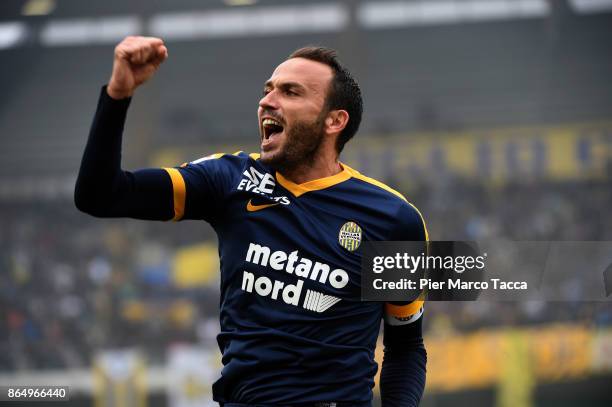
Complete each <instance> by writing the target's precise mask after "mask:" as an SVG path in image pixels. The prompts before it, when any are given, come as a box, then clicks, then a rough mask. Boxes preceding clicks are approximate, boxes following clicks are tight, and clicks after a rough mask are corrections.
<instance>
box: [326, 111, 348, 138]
mask: <svg viewBox="0 0 612 407" xmlns="http://www.w3.org/2000/svg"><path fill="white" fill-rule="evenodd" d="M348 121H349V114H348V112H347V111H346V110H331V111H330V112H329V113H328V114H327V117H326V118H325V132H326V133H327V134H340V133H341V132H342V130H344V128H345V127H346V125H347V124H348Z"/></svg>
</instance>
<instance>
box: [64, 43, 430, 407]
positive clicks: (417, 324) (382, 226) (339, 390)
mask: <svg viewBox="0 0 612 407" xmlns="http://www.w3.org/2000/svg"><path fill="white" fill-rule="evenodd" d="M167 56H168V51H167V49H166V47H165V45H164V43H163V41H162V40H160V39H157V38H149V37H128V38H126V39H125V40H124V41H122V42H121V43H120V44H119V45H118V46H117V47H116V49H115V58H114V65H113V72H112V76H111V79H110V81H109V83H108V86H106V87H104V88H103V90H102V94H101V96H100V100H99V103H98V109H97V112H96V115H95V118H94V122H93V125H92V128H91V133H90V136H89V140H88V143H87V147H86V149H85V153H84V156H83V161H82V164H81V169H80V172H79V177H78V180H77V184H76V189H75V202H76V205H77V207H78V208H79V209H80V210H82V211H84V212H87V213H89V214H91V215H94V216H99V217H117V216H126V217H132V218H138V219H153V220H170V219H173V220H176V221H178V220H181V219H203V220H206V221H208V222H209V223H210V224H211V225H212V226H213V228H214V229H215V231H216V232H217V234H218V236H219V254H220V259H221V307H220V308H221V309H220V323H221V333H220V334H219V336H218V342H219V347H220V349H221V352H222V354H223V359H222V361H223V364H224V368H223V370H222V372H221V378H220V379H219V380H217V382H216V383H214V385H213V397H214V399H215V400H216V401H218V402H220V403H221V404H223V405H225V406H235V405H283V406H287V405H300V406H315V405H316V406H344V405H346V406H369V405H371V400H372V387H373V383H374V382H373V377H374V375H375V373H376V370H377V365H376V363H375V361H374V349H375V345H376V339H377V337H378V333H379V329H380V321H381V319H382V318H383V317H384V319H385V322H386V323H385V333H384V335H385V336H384V343H385V358H384V361H383V366H382V372H381V380H380V385H381V397H382V402H383V405H384V406H396V405H397V406H413V405H417V404H418V402H419V400H420V397H421V395H422V392H423V387H424V384H425V364H426V354H425V349H424V346H423V341H422V336H421V318H420V316H421V314H422V304H423V303H422V301H414V302H412V303H408V304H386V305H385V304H382V303H376V302H361V301H360V259H361V252H360V250H359V246H360V244H361V242H362V241H364V240H421V241H422V240H425V239H427V232H426V228H425V224H424V222H423V219H422V218H421V216H420V214H419V213H418V211H417V210H416V208H414V207H413V206H412V205H410V204H409V203H408V202H407V201H406V200H405V199H404V198H403V197H402V196H401V195H400V194H399V193H398V192H396V191H394V190H392V189H391V188H389V187H387V186H386V185H384V184H382V183H380V182H378V181H375V180H372V179H370V178H368V177H366V176H364V175H362V174H360V173H359V172H357V171H355V170H353V169H351V168H350V167H348V166H346V165H345V164H342V163H341V162H340V161H339V160H338V156H339V154H340V152H341V151H342V148H343V147H344V144H345V143H346V142H347V141H348V140H349V139H350V138H351V137H353V135H354V134H355V132H356V131H357V129H358V127H359V123H360V120H361V112H362V101H361V92H360V89H359V86H358V85H357V83H356V82H355V81H354V79H353V78H352V77H351V75H350V73H349V72H348V71H347V70H346V69H345V68H344V67H343V66H341V65H340V64H339V62H338V61H337V59H336V57H335V53H334V52H333V51H332V50H329V49H325V48H315V47H309V48H302V49H299V50H297V51H295V52H294V53H293V54H292V55H291V56H290V57H289V58H288V59H287V60H285V61H284V62H283V63H281V64H280V65H279V66H278V67H277V68H276V69H275V70H274V72H273V73H272V76H271V77H270V79H268V80H267V81H266V82H265V84H264V92H263V97H262V99H261V100H260V102H259V110H258V117H259V133H260V139H261V140H260V141H261V154H250V155H249V154H245V153H242V152H239V153H235V154H215V155H212V156H207V157H204V158H202V159H199V160H196V161H193V162H191V163H188V164H184V165H182V166H181V167H179V168H167V169H144V170H139V171H135V172H127V171H123V170H121V167H120V156H121V137H122V131H123V124H124V121H125V117H126V114H127V109H128V105H129V103H130V97H131V96H132V95H133V93H134V90H135V89H136V88H137V87H138V86H139V85H141V84H142V83H143V82H145V81H146V80H148V79H149V78H150V77H151V76H152V75H153V74H154V72H155V71H156V70H157V68H158V67H159V65H160V64H161V63H162V62H163V61H164V60H165V59H166V58H167Z"/></svg>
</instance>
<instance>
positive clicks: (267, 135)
mask: <svg viewBox="0 0 612 407" xmlns="http://www.w3.org/2000/svg"><path fill="white" fill-rule="evenodd" d="M332 78H333V72H332V70H331V68H330V67H329V66H327V65H325V64H322V63H319V62H314V61H311V60H307V59H304V58H293V59H289V60H287V61H285V62H283V63H282V64H280V65H279V66H278V67H277V68H276V69H275V70H274V72H273V73H272V76H271V77H270V79H268V80H267V81H266V83H265V85H264V92H263V97H262V98H261V100H260V101H259V109H258V118H259V133H260V139H261V156H260V158H259V159H260V161H261V162H263V163H264V164H268V165H271V166H273V167H275V168H276V169H277V170H278V171H280V172H281V173H283V172H289V171H291V170H293V169H296V168H298V167H301V166H303V165H308V164H311V163H312V162H313V160H314V158H315V157H316V156H317V154H318V152H319V150H321V148H322V147H323V143H324V141H325V136H326V135H327V128H326V124H325V121H326V117H327V115H328V113H329V109H328V108H327V105H326V100H327V94H328V90H329V87H330V84H331V80H332Z"/></svg>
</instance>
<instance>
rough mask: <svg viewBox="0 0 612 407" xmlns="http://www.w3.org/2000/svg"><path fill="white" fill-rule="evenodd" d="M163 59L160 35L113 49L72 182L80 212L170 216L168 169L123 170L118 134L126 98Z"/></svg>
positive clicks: (132, 40)
mask: <svg viewBox="0 0 612 407" xmlns="http://www.w3.org/2000/svg"><path fill="white" fill-rule="evenodd" d="M167 57H168V51H167V49H166V47H165V46H164V43H163V41H162V40H161V39H159V38H152V37H127V38H126V39H125V40H123V41H122V42H121V43H120V44H119V45H117V47H116V48H115V56H114V63H113V73H112V76H111V79H110V81H109V83H108V86H105V87H104V88H103V89H102V93H101V95H100V99H99V101H98V108H97V110H96V114H95V117H94V120H93V124H92V126H91V130H90V133H89V139H88V141H87V146H86V147H85V152H84V154H83V159H82V162H81V167H80V170H79V175H78V178H77V182H76V187H75V193H74V199H75V204H76V206H77V208H78V209H79V210H81V211H83V212H85V213H88V214H90V215H93V216H98V217H132V218H138V219H151V220H169V219H173V218H174V204H173V184H172V178H171V176H170V173H169V172H168V171H166V170H164V169H145V170H139V171H135V172H129V171H123V170H122V169H121V138H122V133H123V126H124V123H125V118H126V114H127V110H128V107H129V104H130V100H131V99H130V98H131V96H132V95H133V94H134V91H135V89H136V88H137V87H138V86H140V85H141V84H143V83H144V82H145V81H147V80H148V79H149V78H151V76H153V74H154V73H155V71H156V70H157V68H158V67H159V65H160V64H161V63H162V62H163V61H164V60H165V59H166V58H167Z"/></svg>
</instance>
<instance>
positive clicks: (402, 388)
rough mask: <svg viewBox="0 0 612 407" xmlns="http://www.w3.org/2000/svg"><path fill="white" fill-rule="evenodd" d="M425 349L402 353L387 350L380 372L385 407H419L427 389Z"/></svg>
mask: <svg viewBox="0 0 612 407" xmlns="http://www.w3.org/2000/svg"><path fill="white" fill-rule="evenodd" d="M426 364H427V353H426V351H425V347H421V348H417V349H410V350H408V351H402V350H399V349H385V355H384V359H383V363H382V369H381V372H380V395H381V401H382V406H383V407H400V406H401V407H412V406H418V405H419V402H420V400H421V397H422V396H423V390H424V389H425V377H426Z"/></svg>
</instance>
